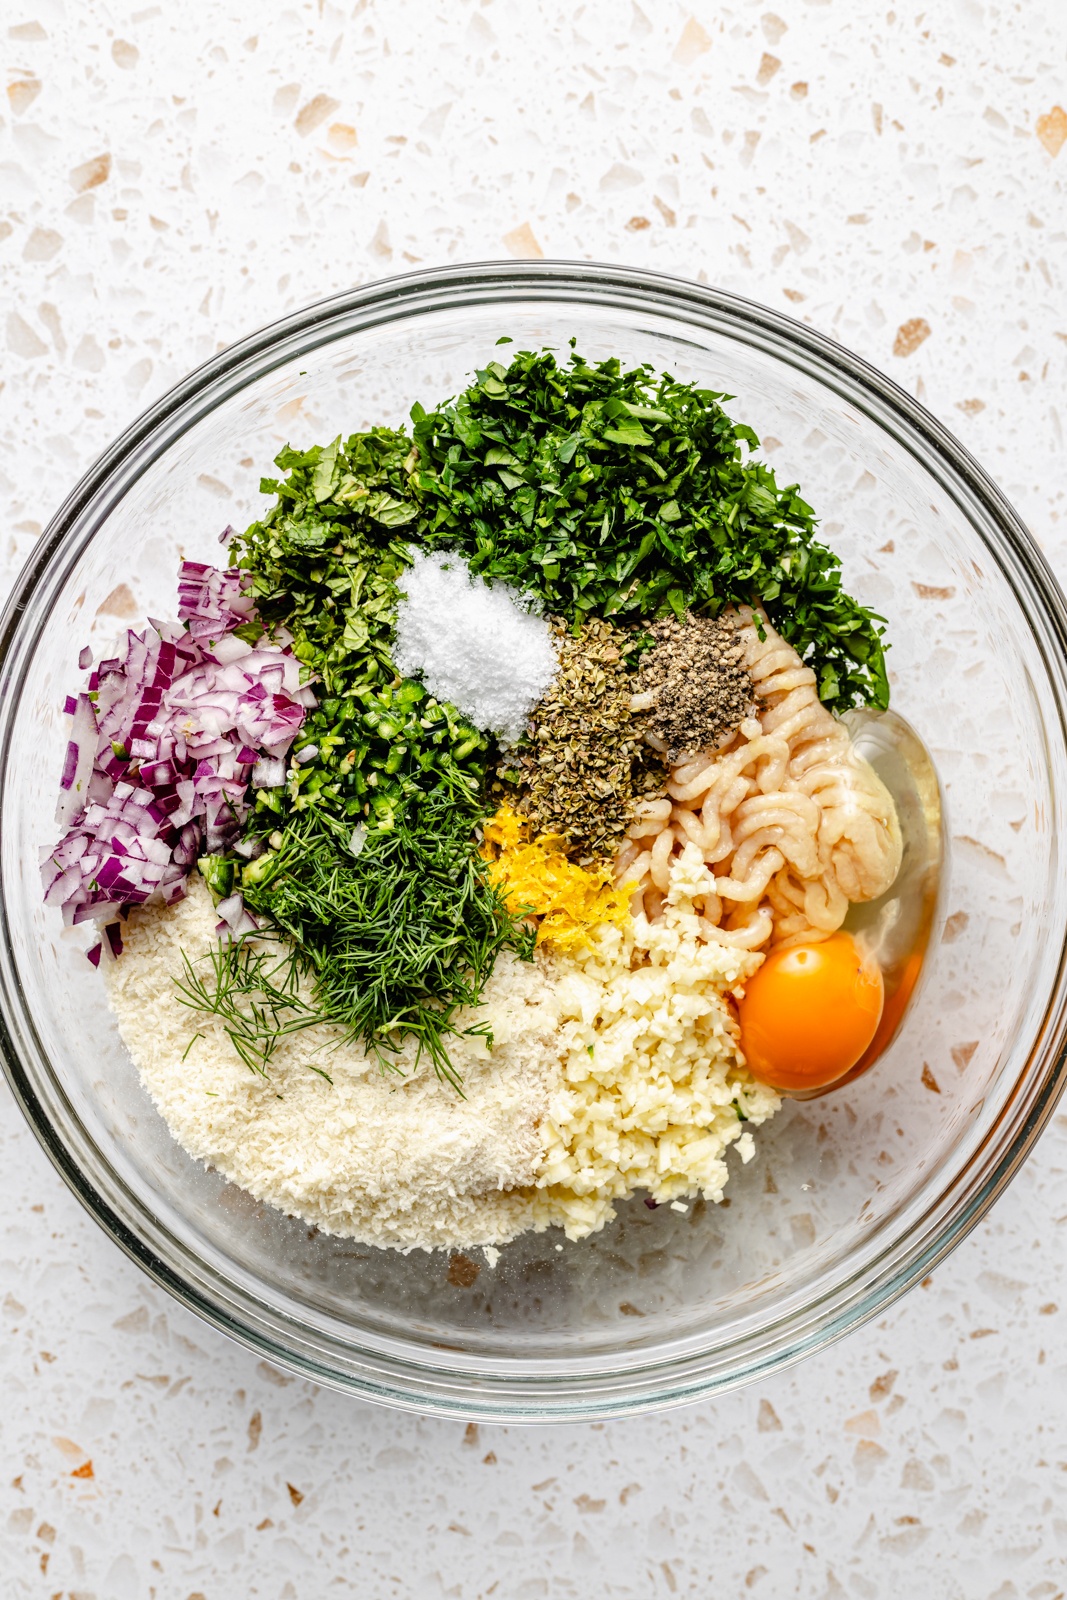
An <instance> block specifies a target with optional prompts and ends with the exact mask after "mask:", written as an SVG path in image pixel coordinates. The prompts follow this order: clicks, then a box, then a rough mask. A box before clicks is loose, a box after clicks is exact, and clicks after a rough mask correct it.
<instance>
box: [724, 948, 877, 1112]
mask: <svg viewBox="0 0 1067 1600" xmlns="http://www.w3.org/2000/svg"><path fill="white" fill-rule="evenodd" d="M883 1000H884V992H883V988H882V974H881V972H880V971H879V969H878V966H877V963H876V962H874V961H873V960H872V959H871V958H870V957H869V956H867V955H865V954H864V952H863V951H862V950H861V949H860V948H859V946H858V945H857V943H856V941H855V939H853V938H852V936H851V934H848V933H834V934H831V936H830V938H829V939H823V940H821V941H819V942H818V943H813V944H795V945H792V946H790V947H789V948H788V949H785V950H772V951H771V953H770V955H769V956H768V957H767V959H766V960H765V961H764V963H763V965H762V966H761V967H760V969H759V971H758V972H757V973H756V974H755V976H754V977H752V978H750V979H749V981H748V983H747V984H746V986H745V996H744V999H743V1000H742V1001H741V1003H740V1005H739V1006H738V1017H739V1020H740V1023H741V1049H742V1050H743V1051H744V1055H745V1060H746V1061H747V1062H748V1067H749V1071H750V1072H751V1073H752V1076H753V1077H754V1078H759V1080H760V1081H761V1082H762V1083H767V1084H770V1085H771V1087H772V1088H775V1089H821V1088H822V1087H823V1086H824V1085H825V1084H828V1083H833V1082H835V1080H836V1079H838V1078H841V1077H843V1076H844V1074H845V1073H846V1072H848V1070H849V1068H850V1067H854V1066H855V1065H856V1062H857V1061H858V1060H859V1059H860V1057H861V1056H862V1054H863V1052H864V1051H865V1050H866V1048H867V1046H868V1045H869V1044H870V1042H871V1040H872V1039H873V1038H874V1035H875V1031H876V1029H877V1027H878V1023H879V1020H880V1019H881V1015H882V1004H883Z"/></svg>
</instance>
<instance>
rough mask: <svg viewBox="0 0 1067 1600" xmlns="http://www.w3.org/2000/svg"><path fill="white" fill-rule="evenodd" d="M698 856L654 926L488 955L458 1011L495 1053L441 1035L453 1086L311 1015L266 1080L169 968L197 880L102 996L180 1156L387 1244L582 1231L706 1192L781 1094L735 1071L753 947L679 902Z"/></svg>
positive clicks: (183, 936)
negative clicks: (390, 1062)
mask: <svg viewBox="0 0 1067 1600" xmlns="http://www.w3.org/2000/svg"><path fill="white" fill-rule="evenodd" d="M696 857H697V858H698V859H697V860H696V861H694V860H692V859H690V856H689V855H688V854H687V853H683V855H682V857H681V858H679V860H678V861H677V862H676V864H675V867H674V869H673V870H674V875H675V876H674V879H673V881H672V889H671V894H670V896H669V901H670V903H669V905H668V908H667V911H666V914H665V916H664V917H663V918H662V919H661V920H660V921H658V922H656V923H649V922H647V921H646V920H645V918H644V917H643V916H641V917H638V918H637V919H636V920H635V921H633V922H632V923H630V924H629V925H628V926H627V927H625V928H619V927H614V926H604V927H602V928H601V929H600V930H599V931H598V932H596V933H595V934H594V935H593V938H592V940H591V943H590V945H589V946H588V947H587V948H585V949H579V950H576V951H572V952H566V953H560V954H557V955H555V956H553V957H551V958H547V959H546V958H545V957H544V955H543V954H542V955H539V957H538V960H537V962H535V963H532V964H531V963H524V962H520V961H518V960H516V959H515V958H514V957H513V956H511V955H504V956H501V958H500V959H499V960H498V962H497V965H496V969H495V971H494V973H493V976H492V978H491V980H490V982H489V985H488V987H487V989H486V991H485V996H484V1005H483V1007H481V1008H479V1011H478V1013H477V1020H478V1021H482V1020H487V1021H488V1022H489V1024H490V1026H491V1028H492V1030H493V1034H494V1043H493V1047H492V1050H491V1051H490V1050H489V1049H488V1048H487V1047H486V1045H485V1042H484V1040H482V1039H480V1038H470V1039H463V1038H460V1039H455V1040H453V1041H451V1043H450V1053H451V1055H452V1059H453V1062H454V1064H455V1066H456V1067H457V1069H458V1071H459V1073H460V1075H461V1077H462V1079H463V1085H464V1092H465V1096H466V1098H464V1099H461V1098H460V1097H459V1096H458V1095H457V1094H456V1093H455V1091H454V1090H453V1089H452V1088H450V1087H449V1085H448V1084H445V1083H442V1082H440V1081H439V1080H438V1079H437V1078H436V1077H435V1075H434V1073H433V1070H432V1068H431V1067H430V1066H429V1064H428V1063H427V1062H423V1063H422V1064H421V1065H420V1066H419V1067H417V1068H416V1066H415V1062H414V1053H413V1050H411V1049H410V1048H408V1049H405V1050H404V1051H403V1052H402V1053H401V1056H400V1058H399V1061H400V1065H401V1066H402V1067H403V1068H404V1073H405V1075H404V1076H398V1075H396V1074H383V1073H382V1072H381V1070H380V1068H379V1066H378V1064H377V1062H376V1061H375V1060H373V1059H369V1058H368V1057H367V1056H366V1054H365V1053H364V1052H363V1051H362V1050H361V1049H359V1048H357V1047H355V1046H353V1045H351V1044H345V1043H342V1042H340V1040H341V1033H340V1030H339V1029H337V1028H335V1027H332V1026H330V1025H328V1024H323V1025H321V1026H316V1027H314V1028H309V1029H307V1030H306V1031H305V1032H303V1033H299V1034H296V1035H293V1036H291V1037H290V1038H289V1039H287V1040H285V1041H284V1042H283V1043H282V1044H281V1045H280V1046H279V1048H278V1050H277V1051H276V1053H275V1054H274V1056H273V1057H272V1058H271V1062H270V1066H269V1070H268V1075H267V1076H265V1077H264V1076H261V1075H258V1074H256V1073H253V1072H251V1071H250V1070H249V1068H248V1067H247V1066H245V1065H244V1063H243V1062H242V1061H241V1060H240V1058H239V1057H238V1055H237V1053H236V1051H235V1050H234V1048H233V1045H232V1044H231V1042H230V1040H229V1039H228V1037H227V1035H226V1032H225V1029H224V1028H223V1026H222V1024H221V1022H220V1021H219V1020H218V1019H217V1018H215V1017H211V1016H205V1015H204V1014H203V1013H201V1012H197V1011H192V1010H190V1009H189V1007H187V1006H186V1005H184V1004H182V1001H181V997H180V995H179V992H178V989H177V987H176V985H175V982H174V979H175V977H176V976H181V972H182V952H183V951H184V952H185V953H186V954H187V955H188V956H189V958H190V960H192V961H194V962H196V961H198V960H202V959H203V958H204V957H205V955H206V953H207V952H208V951H209V950H210V949H211V948H212V945H213V943H214V941H215V937H216V936H215V932H214V928H215V920H216V918H215V913H214V911H213V909H212V905H211V899H210V896H209V894H208V892H207V889H206V887H205V886H204V884H203V882H202V881H201V880H200V879H197V878H194V879H193V880H192V881H191V882H190V893H189V896H188V898H187V899H186V900H185V901H184V902H182V904H181V905H179V906H177V907H172V908H170V909H164V908H161V907H153V908H149V909H146V910H143V911H139V912H135V913H134V914H133V915H132V916H131V917H130V920H129V924H128V927H127V930H126V935H125V946H126V948H125V950H124V952H123V954H122V955H121V957H120V958H119V959H118V960H117V961H115V962H113V963H111V964H110V965H109V967H108V984H109V989H110V997H111V1005H112V1009H113V1010H114V1012H115V1014H116V1016H117V1018H118V1022H119V1028H120V1031H121V1033H122V1037H123V1040H124V1041H125V1043H126V1046H127V1048H128V1049H129V1051H130V1054H131V1056H132V1057H133V1059H134V1061H135V1063H136V1064H137V1067H138V1069H139V1071H140V1074H141V1078H142V1081H143V1083H144V1085H145V1087H146V1089H147V1090H148V1092H149V1094H150V1095H151V1096H152V1099H153V1100H154V1102H155V1104H156V1106H157V1107H158V1109H159V1111H160V1113H161V1114H162V1116H163V1117H164V1118H165V1120H166V1122H167V1124H168V1126H169V1128H170V1130H171V1132H172V1133H173V1135H174V1137H175V1138H176V1139H177V1140H178V1142H179V1143H180V1144H181V1145H182V1146H183V1147H184V1148H185V1149H186V1150H187V1151H188V1152H189V1154H190V1155H192V1156H194V1157H195V1158H197V1159H199V1160H201V1161H204V1162H205V1163H207V1164H208V1165H210V1166H212V1167H214V1168H216V1169H217V1170H218V1171H219V1172H220V1173H222V1174H223V1175H224V1176H225V1177H226V1178H228V1179H229V1180H230V1181H231V1182H233V1183H235V1184H239V1185H240V1186H241V1187H242V1188H243V1189H246V1190H247V1191H248V1192H249V1193H250V1194H252V1195H254V1196H255V1197H256V1198H257V1199H259V1200H262V1201H265V1202H267V1203H268V1204H270V1205H272V1206H275V1207H276V1208H277V1209H278V1210H280V1211H283V1212H286V1213H288V1214H289V1215H292V1216H298V1217H301V1218H303V1219H304V1220H305V1221H307V1222H310V1223H313V1224H314V1225H315V1226H317V1227H318V1228H319V1229H320V1230H321V1231H322V1232H324V1233H331V1234H338V1235H342V1236H347V1237H352V1238H356V1239H359V1240H361V1241H363V1242H364V1243H367V1244H376V1245H389V1246H392V1247H394V1248H397V1249H400V1250H405V1251H407V1250H413V1249H424V1250H432V1249H435V1248H443V1249H450V1250H459V1249H472V1248H477V1247H479V1246H481V1247H490V1248H491V1247H493V1246H498V1245H501V1244H505V1243H507V1242H508V1241H509V1240H511V1239H514V1238H515V1237H516V1236H517V1235H518V1234H520V1233H522V1232H524V1231H526V1230H528V1229H533V1230H535V1231H537V1232H541V1231H543V1230H544V1229H546V1228H549V1227H553V1226H558V1227H561V1228H563V1229H564V1231H565V1232H566V1234H567V1237H568V1238H570V1239H581V1238H584V1237H586V1236H587V1235H588V1234H591V1233H595V1232H596V1231H597V1230H598V1229H600V1228H602V1227H603V1226H604V1224H605V1223H606V1222H608V1221H609V1220H610V1219H611V1218H612V1217H613V1216H614V1215H615V1204H614V1203H615V1202H616V1201H618V1200H620V1199H622V1198H624V1197H625V1196H627V1195H630V1194H633V1193H634V1192H635V1191H637V1190H647V1192H648V1193H649V1194H650V1195H651V1196H652V1197H653V1198H655V1199H656V1200H658V1201H675V1202H677V1201H680V1200H684V1199H686V1198H688V1197H691V1196H695V1195H697V1194H702V1195H704V1196H705V1197H706V1198H707V1199H709V1200H712V1201H718V1200H721V1199H722V1194H723V1186H724V1185H725V1183H726V1180H727V1176H728V1172H727V1166H726V1162H725V1159H724V1156H725V1152H726V1149H727V1148H728V1146H729V1145H731V1144H736V1145H737V1149H738V1153H739V1155H740V1157H741V1159H742V1160H745V1161H747V1160H749V1159H750V1158H751V1155H752V1153H753V1142H752V1137H751V1133H750V1132H749V1131H748V1130H749V1129H750V1128H752V1127H757V1126H759V1124H761V1123H763V1122H765V1121H766V1120H767V1118H768V1117H770V1116H771V1115H772V1114H773V1112H774V1111H776V1110H777V1108H778V1106H779V1104H780V1102H779V1099H778V1096H777V1095H776V1094H775V1093H774V1091H773V1090H772V1089H768V1088H765V1087H764V1086H763V1085H761V1084H758V1083H756V1082H755V1081H754V1080H753V1079H752V1077H751V1076H750V1074H749V1073H748V1071H747V1070H746V1069H745V1067H744V1064H743V1058H742V1057H741V1055H740V1051H739V1049H738V1042H737V1037H738V1030H737V1024H736V1022H735V1020H734V1017H733V1014H732V1011H731V1009H730V1005H729V1002H728V1000H727V998H726V996H727V995H728V994H730V992H731V991H734V990H736V989H737V987H738V985H740V984H742V983H743V982H744V980H745V978H746V977H747V976H748V975H750V974H751V973H752V972H753V971H754V970H755V968H756V967H757V966H758V965H759V963H760V961H761V959H762V958H761V957H760V956H757V955H751V954H749V953H748V952H745V951H741V950H737V949H734V948H733V947H731V946H728V945H725V944H722V943H720V942H719V941H718V940H716V939H714V938H713V937H708V936H707V935H708V928H707V924H702V923H701V921H700V919H699V918H698V917H697V915H696V913H695V911H694V909H693V905H692V901H691V900H690V898H689V894H690V893H691V892H693V891H694V890H695V889H696V887H697V885H698V883H699V880H700V878H701V876H702V874H703V873H705V872H706V870H707V869H706V868H705V867H704V863H703V860H702V859H699V852H696ZM471 1020H472V1021H473V1020H475V1018H474V1017H473V1016H472V1018H471ZM190 1041H192V1044H191V1046H190ZM309 1062H312V1063H313V1064H314V1065H316V1066H318V1067H320V1068H322V1069H323V1070H325V1071H327V1072H328V1073H329V1075H330V1077H331V1079H332V1080H333V1081H332V1083H330V1082H327V1081H326V1080H325V1079H324V1078H322V1077H321V1076H319V1075H318V1073H315V1072H312V1071H310V1070H309V1066H308V1063H309ZM742 1118H744V1119H746V1120H742Z"/></svg>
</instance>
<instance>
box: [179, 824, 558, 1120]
mask: <svg viewBox="0 0 1067 1600" xmlns="http://www.w3.org/2000/svg"><path fill="white" fill-rule="evenodd" d="M336 829H337V825H336V824H335V823H332V822H331V821H330V820H328V818H327V816H326V813H324V812H322V811H315V810H309V811H307V812H304V813H303V814H300V815H298V816H296V817H295V818H294V819H293V821H292V822H291V824H290V826H289V828H288V829H287V830H286V833H285V835H284V836H283V843H282V845H281V846H280V848H279V849H278V850H276V851H274V852H272V853H271V854H269V855H266V856H263V857H261V859H260V860H259V861H257V862H254V863H253V866H252V868H251V869H249V870H248V872H246V875H245V888H244V897H245V902H246V904H247V905H248V906H249V907H250V908H251V909H252V910H253V911H255V912H257V913H259V914H261V915H265V916H268V917H269V918H270V919H271V922H272V923H273V925H274V927H275V928H276V929H278V930H279V931H280V932H281V933H282V934H283V935H285V937H286V939H287V940H288V941H291V945H290V950H291V954H290V955H288V956H283V957H282V958H280V959H274V958H272V957H270V956H268V955H265V954H263V953H262V952H260V951H256V950H254V949H253V948H252V947H250V946H249V945H248V944H247V943H243V942H242V943H239V944H236V945H229V946H222V945H220V946H219V949H218V950H217V951H215V952H213V953H212V973H211V977H212V979H213V982H212V984H211V986H210V987H209V986H208V984H206V983H205V982H204V981H203V980H202V979H200V978H198V977H197V976H196V974H195V973H193V971H192V969H191V968H189V971H188V973H187V977H186V982H185V983H184V984H183V985H181V986H180V987H181V988H182V992H183V994H184V996H185V998H186V1000H187V1003H189V1004H191V1005H194V1006H196V1007H197V1008H198V1009H200V1010H205V1011H211V1012H214V1013H215V1014H216V1015H218V1016H220V1017H221V1018H222V1019H223V1022H224V1025H225V1026H226V1030H227V1032H228V1033H229V1035H230V1038H231V1039H232V1040H233V1043H234V1047H235V1048H236V1050H237V1051H238V1054H239V1055H240V1056H241V1059H242V1060H243V1061H245V1063H246V1064H247V1065H248V1066H250V1067H253V1068H254V1070H257V1071H262V1070H263V1069H264V1067H265V1066H266V1064H267V1062H268V1061H269V1059H270V1056H271V1054H272V1053H273V1051H274V1049H275V1048H276V1047H277V1045H278V1043H279V1042H280V1041H281V1039H283V1038H285V1037H286V1036H287V1035H289V1034H291V1033H295V1032H297V1031H299V1030H301V1029H303V1028H306V1027H310V1026H311V1025H312V1024H314V1023H317V1022H333V1023H337V1024H340V1026H341V1027H343V1028H344V1029H345V1031H346V1034H347V1036H348V1037H350V1038H352V1039H355V1040H358V1041H359V1042H360V1043H361V1044H363V1045H364V1046H365V1047H366V1048H367V1049H368V1050H370V1051H371V1052H373V1053H374V1054H375V1055H376V1056H377V1058H378V1061H379V1063H380V1064H381V1065H382V1066H383V1067H387V1068H388V1067H391V1068H394V1069H395V1068H396V1067H397V1061H396V1056H397V1053H398V1051H399V1049H400V1048H401V1046H402V1045H403V1043H404V1042H405V1040H407V1039H409V1038H410V1039H414V1041H415V1043H416V1045H417V1059H418V1057H421V1055H422V1053H423V1051H425V1052H426V1054H427V1055H428V1056H429V1057H430V1060H431V1062H432V1063H433V1067H434V1070H435V1071H436V1072H437V1074H438V1076H440V1077H441V1078H444V1079H446V1080H447V1081H448V1082H449V1083H451V1084H452V1085H453V1086H454V1087H455V1088H456V1089H460V1082H459V1079H458V1077H457V1075H456V1072H455V1069H454V1068H453V1066H452V1063H451V1061H450V1060H449V1057H448V1052H447V1049H446V1045H445V1041H446V1039H447V1038H449V1037H450V1036H455V1035H457V1034H460V1033H462V1034H463V1035H464V1036H469V1035H481V1036H483V1037H485V1038H487V1039H488V1041H489V1043H490V1044H491V1043H492V1035H491V1033H490V1032H489V1030H488V1026H487V1025H486V1024H485V1023H475V1024H474V1025H472V1026H470V1027H467V1028H460V1027H459V1026H458V1025H457V1022H456V1014H457V1012H458V1011H459V1010H460V1009H461V1008H462V1007H464V1006H474V1005H476V1004H477V1002H478V1000H479V998H480V997H481V993H482V990H483V988H484V987H485V984H486V982H487V981H488V979H489V975H490V973H491V972H492V970H493V964H494V962H495V961H496V958H497V955H498V954H499V952H500V950H501V949H503V948H505V947H507V948H510V949H512V950H515V951H516V952H517V953H518V954H519V955H520V956H521V957H523V958H524V959H526V960H529V959H530V958H531V957H532V954H533V942H534V933H533V930H532V929H531V928H530V927H528V925H527V924H526V923H525V922H523V921H522V920H521V919H520V918H519V917H517V916H514V915H512V914H511V913H510V912H509V911H508V909H507V907H506V905H505V902H504V899H503V895H502V893H501V891H500V890H498V889H495V888H494V887H492V886H491V884H490V883H489V881H488V876H487V868H486V865H485V863H484V862H483V861H482V860H481V858H480V857H478V856H477V855H476V854H475V853H474V851H473V849H472V847H471V818H470V815H469V813H467V812H465V811H460V810H458V809H457V808H456V806H455V805H454V804H453V803H452V802H451V800H450V799H449V798H448V796H447V795H444V794H442V793H440V792H438V793H436V794H434V795H431V796H429V797H428V798H427V799H426V800H425V801H423V802H422V803H421V804H420V805H419V807H418V810H417V812H412V813H411V817H410V825H409V822H408V821H404V822H401V823H398V825H397V826H396V827H395V828H393V829H391V830H389V831H385V830H381V829H379V830H377V831H375V832H373V833H372V834H369V835H368V838H367V842H366V844H365V846H364V848H362V849H361V850H360V852H359V854H358V856H353V855H352V854H351V853H350V852H348V851H347V850H345V849H344V848H343V846H342V842H341V841H340V839H339V837H338V834H337V831H336ZM187 966H188V963H187ZM305 975H306V976H307V977H308V978H309V979H310V981H311V990H312V998H311V1000H310V1001H308V1000H305V999H304V998H303V996H302V994H301V991H300V981H299V980H300V978H301V976H305ZM324 1076H325V1074H324Z"/></svg>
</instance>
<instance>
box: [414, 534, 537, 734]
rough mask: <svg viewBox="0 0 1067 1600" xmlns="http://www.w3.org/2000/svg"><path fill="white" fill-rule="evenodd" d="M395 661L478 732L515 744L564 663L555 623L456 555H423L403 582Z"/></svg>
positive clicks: (507, 586) (504, 585) (417, 555)
mask: <svg viewBox="0 0 1067 1600" xmlns="http://www.w3.org/2000/svg"><path fill="white" fill-rule="evenodd" d="M400 583H401V588H402V590H403V591H405V593H406V598H404V599H402V600H401V601H400V604H399V606H398V607H397V613H396V640H395V643H394V646H393V660H394V662H395V663H396V667H397V670H398V671H399V672H401V673H403V675H404V676H405V677H406V678H414V677H421V678H422V680H423V682H424V683H425V685H426V687H427V689H429V691H430V693H431V694H432V695H435V696H436V697H437V699H438V700H447V701H450V702H451V704H452V705H454V706H456V707H457V708H458V709H459V710H460V711H462V712H463V715H464V716H465V717H467V718H469V720H470V721H471V722H473V724H474V726H475V727H476V728H481V729H482V730H483V732H487V733H495V734H497V735H498V736H499V737H501V738H503V739H507V740H510V741H512V742H514V741H515V740H517V739H518V738H520V736H521V735H522V733H523V730H524V729H525V726H526V721H527V718H528V717H529V715H530V712H531V711H532V710H533V708H534V706H535V705H536V704H537V702H538V701H539V700H540V698H541V696H542V695H543V694H544V692H545V690H546V689H547V688H548V686H549V684H550V683H551V682H552V679H553V678H554V677H555V675H556V670H557V667H558V665H559V663H558V660H557V657H556V651H555V647H554V645H553V643H552V636H551V632H550V630H549V625H548V623H547V621H546V620H545V618H544V617H540V616H536V615H535V614H534V613H533V612H531V611H530V610H529V609H528V608H527V606H526V605H525V604H524V603H523V597H522V595H521V594H520V593H519V591H518V590H517V589H513V588H512V587H511V586H510V585H509V584H506V583H492V584H490V583H486V582H484V581H483V580H482V579H481V578H474V577H472V576H471V573H470V571H469V570H468V568H467V565H466V563H465V562H464V561H463V560H462V558H461V557H459V556H456V555H427V554H425V553H424V552H422V551H417V552H416V553H415V556H414V560H413V562H412V566H411V570H410V572H407V573H405V574H404V576H403V578H402V579H401V580H400Z"/></svg>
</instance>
